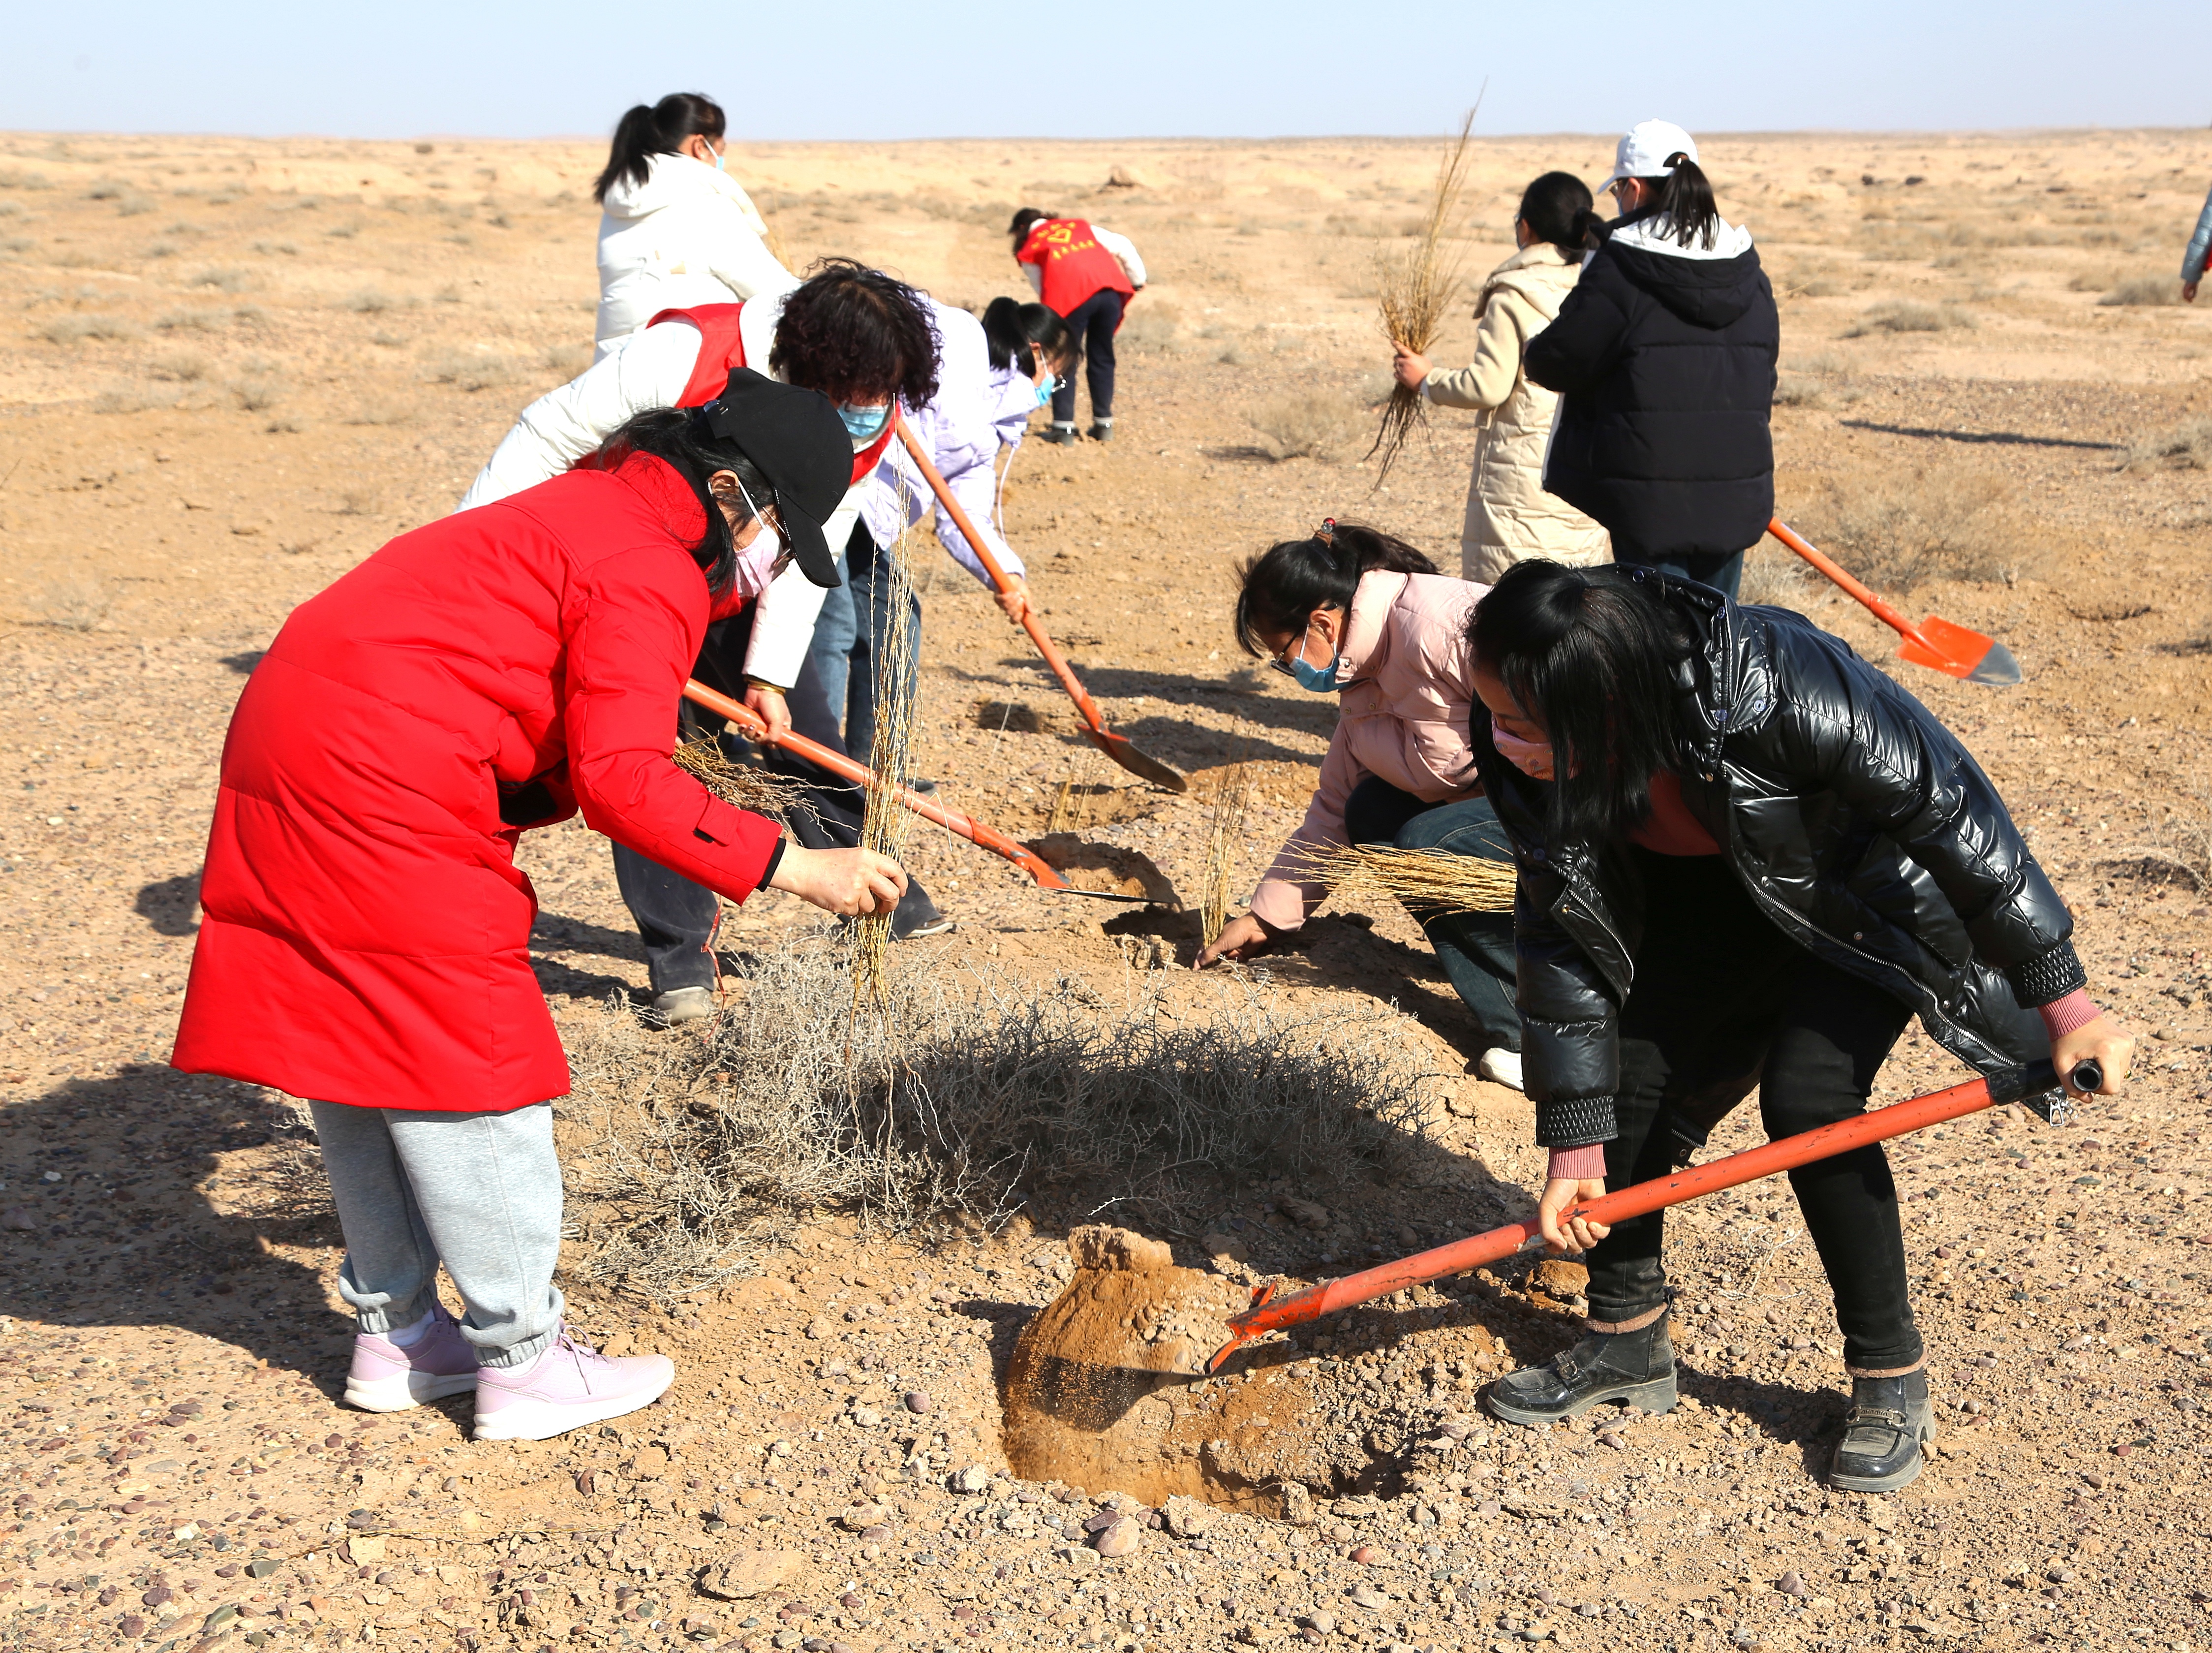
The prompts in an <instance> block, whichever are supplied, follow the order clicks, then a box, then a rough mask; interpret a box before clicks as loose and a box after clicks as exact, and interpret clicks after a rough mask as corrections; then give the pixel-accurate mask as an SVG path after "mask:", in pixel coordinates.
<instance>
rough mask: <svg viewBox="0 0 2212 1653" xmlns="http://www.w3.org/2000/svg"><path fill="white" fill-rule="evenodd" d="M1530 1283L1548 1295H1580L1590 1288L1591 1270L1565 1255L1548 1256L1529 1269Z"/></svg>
mask: <svg viewBox="0 0 2212 1653" xmlns="http://www.w3.org/2000/svg"><path fill="white" fill-rule="evenodd" d="M1528 1285H1529V1286H1530V1288H1531V1289H1532V1290H1534V1291H1541V1292H1543V1293H1544V1294H1545V1295H1547V1297H1581V1296H1582V1295H1583V1293H1584V1292H1585V1291H1589V1269H1588V1268H1586V1267H1583V1265H1582V1264H1581V1263H1578V1262H1572V1261H1569V1260H1568V1259H1566V1258H1565V1257H1546V1258H1545V1259H1543V1261H1541V1262H1539V1263H1538V1264H1537V1265H1536V1266H1535V1267H1534V1268H1532V1269H1530V1270H1529V1271H1528Z"/></svg>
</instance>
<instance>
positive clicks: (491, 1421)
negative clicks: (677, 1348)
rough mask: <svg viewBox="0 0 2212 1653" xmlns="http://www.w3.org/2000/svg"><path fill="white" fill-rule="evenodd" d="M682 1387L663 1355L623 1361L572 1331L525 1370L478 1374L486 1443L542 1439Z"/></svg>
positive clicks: (480, 1433)
mask: <svg viewBox="0 0 2212 1653" xmlns="http://www.w3.org/2000/svg"><path fill="white" fill-rule="evenodd" d="M675 1381H676V1363H675V1362H674V1361H672V1360H671V1359H670V1358H668V1357H667V1356H666V1355H665V1354H633V1355H624V1356H623V1357H622V1358H619V1359H617V1358H613V1357H611V1356H608V1355H604V1354H601V1353H600V1352H599V1351H598V1350H596V1349H594V1348H592V1346H591V1345H589V1344H587V1343H582V1342H579V1341H578V1340H577V1339H576V1338H575V1336H574V1334H572V1333H571V1332H570V1331H569V1330H568V1328H567V1327H566V1326H563V1327H562V1328H561V1329H560V1330H559V1331H557V1332H556V1333H554V1334H553V1341H552V1342H551V1343H550V1344H549V1345H548V1346H546V1349H545V1352H544V1353H543V1354H541V1355H539V1356H538V1358H537V1359H535V1360H533V1361H532V1362H531V1363H530V1364H528V1365H526V1366H509V1367H499V1366H486V1367H484V1368H483V1370H481V1371H479V1372H477V1430H476V1437H477V1439H478V1440H480V1441H544V1440H550V1439H551V1438H552V1437H554V1436H556V1435H565V1434H566V1433H568V1431H570V1430H572V1429H579V1428H581V1427H582V1426H583V1425H586V1424H597V1423H603V1422H605V1420H606V1419H609V1418H619V1417H621V1416H622V1415H623V1413H626V1412H635V1411H636V1410H637V1409H638V1408H639V1407H649V1406H651V1405H652V1404H653V1402H654V1401H658V1400H659V1398H660V1397H661V1395H664V1394H665V1393H666V1391H667V1389H668V1386H669V1385H670V1384H671V1383H674V1382H675Z"/></svg>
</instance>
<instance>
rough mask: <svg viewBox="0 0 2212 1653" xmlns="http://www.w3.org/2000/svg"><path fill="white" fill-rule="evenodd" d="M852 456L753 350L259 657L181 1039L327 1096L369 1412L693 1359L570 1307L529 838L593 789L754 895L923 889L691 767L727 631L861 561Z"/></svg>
mask: <svg viewBox="0 0 2212 1653" xmlns="http://www.w3.org/2000/svg"><path fill="white" fill-rule="evenodd" d="M852 459H853V451H852V446H851V444H850V442H849V441H848V440H847V438H846V434H845V427H844V425H843V423H842V421H841V420H840V419H839V418H838V416H837V412H836V409H835V408H834V407H833V406H832V405H831V404H830V402H829V398H826V397H824V396H822V395H820V394H818V393H817V392H813V391H807V390H800V389H798V388H796V387H794V386H785V385H778V384H775V383H772V382H771V381H770V380H767V379H764V378H763V377H762V376H761V375H760V374H755V373H749V372H747V371H745V370H744V369H742V368H741V369H739V370H738V371H737V372H736V373H734V374H732V375H731V376H730V378H729V380H728V383H727V386H726V388H725V390H724V391H723V392H722V394H721V396H720V397H719V398H716V399H715V400H714V401H713V402H712V403H710V404H708V405H707V406H705V407H703V408H700V409H697V410H691V411H678V410H667V409H662V410H657V411H653V412H648V413H642V414H640V415H638V416H636V417H635V418H633V419H632V420H630V421H629V422H628V423H627V424H625V425H624V426H623V427H622V428H620V429H619V430H617V432H616V433H615V435H614V436H613V437H612V438H611V439H610V440H609V441H608V442H607V443H606V444H605V447H601V448H600V449H599V451H598V452H597V453H593V454H590V455H587V456H586V458H585V459H584V460H583V461H582V462H581V463H580V465H578V467H577V468H576V469H575V470H573V471H568V473H566V474H565V475H562V476H560V477H555V478H554V479H553V480H552V481H550V482H547V483H541V484H539V485H538V487H535V488H532V489H525V490H524V491H522V492H520V493H519V494H516V495H513V496H512V497H510V498H508V499H506V500H503V501H501V502H499V503H498V504H496V505H488V506H485V507H483V508H482V509H480V510H475V511H469V512H465V513H463V514H459V515H457V516H451V517H447V518H446V519H445V520H442V521H439V522H434V523H432V524H430V525H429V526H428V527H424V528H418V529H416V531H415V532H413V533H410V534H405V535H403V536H401V537H400V538H398V539H395V540H393V541H392V543H391V544H388V545H386V546H385V547H384V549H383V550H380V551H379V552H377V553H376V555H375V556H372V557H370V558H369V559H368V561H367V562H364V563H362V565H361V566H360V567H359V568H356V569H355V570H354V571H353V572H352V573H350V574H347V575H346V576H345V577H344V578H343V579H342V580H339V581H338V582H337V584H336V585H334V586H331V588H330V589H329V590H327V591H325V592H324V593H322V594H321V595H320V596H319V597H316V598H314V599H311V600H310V601H308V602H307V603H305V604H303V605H301V606H300V607H299V608H297V609H295V610H294V611H293V613H292V617H291V618H290V619H289V620H287V621H286V622H285V623H284V628H283V630H282V631H280V632H278V633H277V635H276V641H274V642H273V643H271V644H270V646H269V652H268V653H267V654H266V655H265V656H264V658H263V659H262V660H261V662H260V664H259V665H257V666H256V667H255V668H254V672H253V676H252V680H251V681H249V682H248V683H247V684H246V692H245V694H244V695H242V696H240V699H239V703H238V709H237V711H236V712H235V713H234V714H233V716H232V718H231V724H230V734H229V738H228V740H227V741H226V742H225V743H224V746H223V756H222V783H221V791H220V793H218V795H217V799H216V815H215V824H214V827H213V830H212V831H211V833H210V837H209V842H208V853H207V871H206V873H205V875H204V882H203V884H202V890H201V900H202V902H203V903H204V906H205V909H206V915H207V917H206V922H205V923H204V925H203V926H202V927H201V929H200V933H199V940H198V942H197V946H196V947H195V950H194V952H193V956H192V975H191V987H190V988H189V990H188V991H187V993H186V995H185V1008H184V1015H183V1019H182V1022H181V1024H180V1025H179V1028H178V1031H177V1046H176V1051H175V1054H174V1055H173V1058H172V1060H173V1063H174V1065H175V1066H176V1067H179V1068H181V1069H183V1070H184V1071H185V1072H186V1073H221V1074H224V1075H227V1076H228V1077H229V1078H232V1079H244V1080H246V1081H248V1082H250V1083H252V1084H257V1085H273V1086H275V1087H276V1088H277V1089H279V1090H282V1091H287V1092H289V1093H290V1094H291V1095H293V1096H295V1097H308V1098H311V1099H312V1100H311V1101H310V1103H309V1104H308V1105H309V1107H310V1108H311V1109H312V1110H313V1115H314V1121H315V1132H316V1135H317V1136H318V1138H319V1139H320V1141H321V1145H322V1153H323V1165H324V1169H325V1170H326V1171H327V1173H328V1174H329V1176H330V1179H331V1194H332V1195H333V1196H334V1198H335V1200H336V1203H337V1212H338V1221H339V1223H340V1225H342V1226H343V1229H344V1231H345V1241H346V1258H345V1264H344V1267H343V1269H342V1270H341V1271H340V1273H339V1276H338V1290H339V1292H340V1294H341V1295H342V1296H343V1297H344V1298H345V1300H346V1302H347V1303H348V1304H350V1305H351V1306H352V1307H353V1309H354V1310H355V1312H356V1315H357V1316H359V1322H360V1334H359V1336H358V1337H357V1338H356V1340H355V1345H354V1357H353V1365H352V1369H351V1371H350V1373H349V1376H348V1377H347V1380H346V1398H347V1399H348V1400H349V1401H352V1402H353V1403H354V1404H355V1405H356V1406H358V1407H364V1408H366V1409H367V1410H368V1411H372V1412H396V1411H398V1410H401V1409H403V1408H404V1407H413V1406H417V1405H419V1404H421V1403H422V1401H427V1400H431V1399H435V1398H436V1397H438V1396H441V1395H458V1394H459V1393H461V1392H462V1391H463V1390H465V1389H473V1390H474V1391H475V1392H476V1433H477V1438H478V1439H480V1440H483V1439H491V1440H506V1439H514V1438H518V1437H520V1438H526V1439H531V1440H542V1439H544V1438H545V1437H549V1436H553V1435H558V1434H560V1433H562V1431H566V1430H570V1429H574V1428H575V1427H577V1426H578V1425H581V1424H588V1423H593V1422H596V1421H598V1420H599V1419H605V1418H612V1417H617V1416H619V1415H620V1414H622V1413H626V1412H630V1411H634V1410H635V1409H636V1408H637V1407H641V1406H645V1405H647V1404H648V1403H650V1402H651V1401H653V1400H655V1399H656V1398H658V1397H659V1395H660V1394H661V1392H662V1391H663V1390H665V1389H666V1388H667V1387H668V1385H669V1383H670V1381H671V1378H672V1377H673V1376H674V1368H673V1367H672V1366H671V1364H670V1363H669V1361H668V1359H667V1358H666V1357H665V1356H662V1355H644V1356H634V1357H631V1358H626V1359H620V1360H615V1359H609V1358H606V1357H605V1356H603V1355H600V1354H598V1353H595V1352H592V1350H591V1349H589V1348H587V1347H586V1346H584V1345H583V1344H582V1343H580V1342H579V1341H577V1340H575V1339H574V1337H573V1336H572V1335H570V1334H569V1333H568V1332H567V1331H566V1330H565V1329H564V1328H563V1327H562V1319H561V1312H562V1297H561V1293H560V1291H559V1290H558V1289H557V1288H556V1286H555V1285H554V1284H553V1267H554V1263H555V1261H556V1258H557V1256H558V1255H559V1252H560V1247H561V1168H560V1164H559V1162H558V1160H557V1159H556V1157H555V1154H554V1148H553V1109H552V1107H551V1105H550V1102H551V1098H553V1097H560V1096H564V1095H566V1094H567V1092H568V1063H567V1061H566V1060H564V1058H563V1057H562V1051H561V1042H560V1038H559V1036H558V1035H557V1034H556V1032H555V1030H554V1027H553V1018H551V1016H550V1015H549V1014H548V1013H547V1011H546V1008H545V999H544V994H543V992H542V991H541V990H540V989H539V988H538V982H537V980H536V978H535V977H534V976H533V975H532V973H531V967H530V927H531V923H532V920H533V919H534V918H535V916H536V914H537V910H538V904H537V901H536V898H535V896H534V894H533V892H532V890H531V886H530V880H529V879H528V878H526V876H525V875H524V874H523V872H521V870H520V868H518V867H517V866H515V865H514V849H515V841H516V840H517V838H518V837H520V835H521V834H522V833H523V832H524V831H526V830H528V829H530V828H532V827H542V826H550V825H552V824H553V823H556V822H558V821H563V820H566V819H567V818H568V817H570V816H572V815H574V814H575V813H577V811H579V810H581V811H582V813H583V817H584V819H585V821H586V823H589V824H590V825H591V826H592V828H593V829H594V830H598V831H600V832H604V833H605V834H606V835H607V836H610V837H611V838H613V839H615V840H617V842H621V843H625V844H627V845H629V847H630V848H633V849H635V850H636V851H637V852H638V853H639V854H641V855H645V856H648V857H650V858H651V859H652V860H654V861H656V862H658V863H659V864H660V865H661V866H668V867H673V868H676V869H678V870H679V871H681V872H684V874H685V875H686V876H688V877H690V878H696V879H697V880H699V881H700V882H701V883H702V884H706V885H708V887H709V888H711V889H713V890H715V891H717V892H718V893H719V894H720V895H721V896H724V897H726V899H728V900H731V901H734V902H742V901H743V900H744V898H745V897H746V896H749V895H750V894H751V893H752V892H753V891H754V890H757V889H758V888H760V887H761V886H762V885H763V884H772V885H774V886H775V888H776V889H779V890H790V891H791V892H792V893H793V894H795V895H797V896H800V897H801V898H802V899H804V900H805V901H808V902H812V903H813V904H814V905H815V906H817V907H820V908H823V909H827V910H829V911H831V912H835V913H842V914H854V913H871V912H878V911H883V910H885V909H888V908H890V906H892V905H894V904H895V903H896V902H897V900H898V898H899V895H900V892H901V891H902V889H903V888H904V886H905V882H906V879H905V875H904V874H903V873H902V872H901V871H900V869H899V867H898V865H897V864H896V862H894V861H891V860H888V859H886V858H885V857H884V856H881V855H877V854H872V853H870V852H868V851H866V850H860V849H845V850H822V851H814V850H808V849H805V848H800V847H799V845H797V844H793V843H787V842H784V840H783V839H782V838H781V836H780V835H779V833H778V831H777V829H776V826H775V823H773V822H770V821H768V820H765V819H763V818H762V817H760V816H757V815H752V814H749V813H747V812H745V811H742V810H738V809H734V808H732V807H731V806H730V805H727V804H724V803H722V802H720V801H719V800H717V799H715V798H714V797H713V796H712V795H711V794H709V793H708V791H707V789H706V788H705V787H702V786H701V785H700V784H699V782H698V781H695V780H693V779H691V778H690V776H689V775H685V774H684V772H683V771H682V770H680V769H678V768H677V767H676V765H675V764H674V763H671V761H670V751H671V744H672V742H671V732H672V731H673V730H674V729H675V727H676V708H677V700H678V695H679V694H680V693H681V691H682V690H683V686H684V676H685V674H686V672H689V670H690V665H691V662H692V660H693V659H694V658H695V657H696V655H697V653H698V651H699V643H700V639H701V637H702V635H704V633H705V631H706V629H707V626H708V622H709V621H710V620H713V619H715V618H719V617H722V616H723V615H724V614H725V613H726V611H731V610H732V609H734V608H735V607H738V606H740V605H742V604H743V603H744V601H746V600H747V599H750V597H752V596H753V595H755V594H756V593H758V592H759V591H760V590H761V588H762V587H763V586H764V585H765V584H766V583H767V581H768V580H769V579H770V578H772V577H773V575H774V574H775V571H776V570H777V569H778V568H781V565H782V563H783V562H786V561H788V560H791V559H793V558H795V559H796V561H797V562H798V564H799V568H801V569H802V570H803V571H804V572H805V574H806V575H807V577H808V578H810V579H812V580H817V581H819V582H821V583H824V584H828V583H831V582H833V581H834V580H835V579H836V568H835V564H834V563H833V562H832V561H831V558H830V556H829V546H828V545H827V544H826V543H825V542H824V540H823V534H822V520H823V518H824V517H826V516H827V515H829V513H830V512H831V511H833V510H834V509H836V505H837V501H839V499H840V498H842V496H843V495H844V493H845V491H846V488H847V485H848V483H849V482H850V480H851V471H852ZM779 542H780V543H781V545H782V546H783V547H786V548H787V552H786V554H784V555H782V556H779V555H778V554H777V548H778V545H779ZM441 1261H442V1262H443V1263H444V1265H445V1267H446V1269H447V1273H450V1274H451V1275H452V1276H453V1285H454V1286H455V1287H456V1288H457V1289H458V1291H459V1293H460V1296H461V1299H462V1301H463V1302H464V1303H465V1304H466V1305H467V1317H466V1319H465V1320H464V1321H461V1322H455V1321H454V1320H453V1317H452V1316H451V1315H449V1314H448V1313H447V1310H446V1309H445V1307H444V1305H443V1304H441V1303H440V1301H439V1299H438V1291H437V1274H438V1266H439V1264H440V1263H441Z"/></svg>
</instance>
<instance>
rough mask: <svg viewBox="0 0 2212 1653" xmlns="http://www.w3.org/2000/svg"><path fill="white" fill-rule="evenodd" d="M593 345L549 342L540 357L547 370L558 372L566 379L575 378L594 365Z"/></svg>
mask: <svg viewBox="0 0 2212 1653" xmlns="http://www.w3.org/2000/svg"><path fill="white" fill-rule="evenodd" d="M539 359H540V360H541V361H542V362H544V364H545V368H546V371H547V372H549V373H557V374H560V375H561V377H562V379H564V380H568V379H574V377H575V376H576V375H577V374H580V373H581V372H583V371H584V369H585V368H588V367H590V366H591V365H592V347H591V346H590V345H588V344H549V345H548V346H546V348H545V354H544V356H542V357H540V358H539Z"/></svg>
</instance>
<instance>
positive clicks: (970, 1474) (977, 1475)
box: [952, 1463, 991, 1492]
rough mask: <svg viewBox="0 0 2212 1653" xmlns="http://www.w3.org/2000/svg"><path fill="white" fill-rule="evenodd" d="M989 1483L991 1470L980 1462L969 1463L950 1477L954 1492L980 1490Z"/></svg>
mask: <svg viewBox="0 0 2212 1653" xmlns="http://www.w3.org/2000/svg"><path fill="white" fill-rule="evenodd" d="M990 1484H991V1472H990V1471H989V1470H987V1469H986V1468H983V1466H982V1465H981V1464H980V1463H971V1464H969V1466H968V1467H967V1468H965V1469H963V1470H962V1471H961V1472H960V1473H959V1474H957V1475H955V1476H954V1477H953V1478H952V1490H953V1491H954V1492H982V1491H983V1490H984V1489H985V1488H987V1487H988V1486H990Z"/></svg>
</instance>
